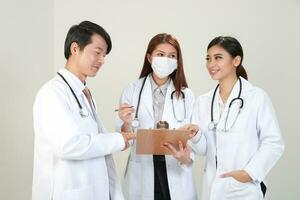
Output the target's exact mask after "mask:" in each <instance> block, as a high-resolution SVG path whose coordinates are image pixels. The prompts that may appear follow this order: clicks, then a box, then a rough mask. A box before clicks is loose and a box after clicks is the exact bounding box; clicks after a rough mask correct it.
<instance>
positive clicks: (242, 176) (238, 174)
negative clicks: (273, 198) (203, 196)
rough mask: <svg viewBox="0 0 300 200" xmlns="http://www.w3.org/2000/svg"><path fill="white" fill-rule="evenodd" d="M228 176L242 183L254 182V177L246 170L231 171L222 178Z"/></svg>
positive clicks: (222, 176)
mask: <svg viewBox="0 0 300 200" xmlns="http://www.w3.org/2000/svg"><path fill="white" fill-rule="evenodd" d="M227 177H232V178H234V179H235V180H237V181H239V182H242V183H248V182H252V178H251V177H250V176H249V174H248V173H247V172H246V171H245V170H237V171H231V172H228V173H225V174H222V175H221V178H227Z"/></svg>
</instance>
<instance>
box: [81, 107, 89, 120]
mask: <svg viewBox="0 0 300 200" xmlns="http://www.w3.org/2000/svg"><path fill="white" fill-rule="evenodd" d="M79 113H80V116H81V117H82V118H86V117H88V116H89V112H88V111H87V110H86V109H84V108H81V109H80V111H79Z"/></svg>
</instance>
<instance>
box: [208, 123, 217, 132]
mask: <svg viewBox="0 0 300 200" xmlns="http://www.w3.org/2000/svg"><path fill="white" fill-rule="evenodd" d="M215 128H216V124H215V123H214V122H209V124H208V130H210V131H212V130H214V129H215Z"/></svg>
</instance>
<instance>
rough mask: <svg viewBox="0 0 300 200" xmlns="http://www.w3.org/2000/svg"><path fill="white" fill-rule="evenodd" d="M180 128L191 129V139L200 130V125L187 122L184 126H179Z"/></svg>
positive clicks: (189, 136)
mask: <svg viewBox="0 0 300 200" xmlns="http://www.w3.org/2000/svg"><path fill="white" fill-rule="evenodd" d="M178 130H185V131H190V132H189V135H188V138H189V139H191V138H192V137H194V136H195V135H196V134H197V133H198V132H199V127H198V126H197V125H196V124H186V125H184V126H182V127H179V128H178Z"/></svg>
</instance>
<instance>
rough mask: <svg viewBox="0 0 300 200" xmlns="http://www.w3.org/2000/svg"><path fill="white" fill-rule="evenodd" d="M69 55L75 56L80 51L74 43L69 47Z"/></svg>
mask: <svg viewBox="0 0 300 200" xmlns="http://www.w3.org/2000/svg"><path fill="white" fill-rule="evenodd" d="M70 51H71V55H76V54H78V52H79V51H80V47H79V45H78V44H77V43H76V42H72V44H71V46H70Z"/></svg>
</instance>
